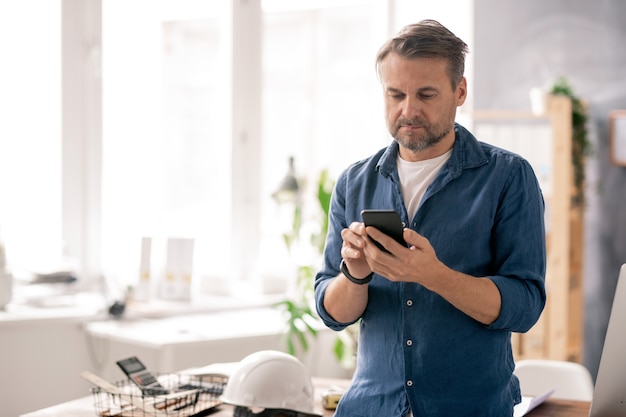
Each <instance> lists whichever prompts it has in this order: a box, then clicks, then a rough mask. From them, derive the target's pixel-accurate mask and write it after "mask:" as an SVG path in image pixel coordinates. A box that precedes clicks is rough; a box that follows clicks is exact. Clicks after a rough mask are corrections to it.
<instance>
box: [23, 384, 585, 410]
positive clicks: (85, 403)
mask: <svg viewBox="0 0 626 417" xmlns="http://www.w3.org/2000/svg"><path fill="white" fill-rule="evenodd" d="M313 383H314V384H315V398H316V401H315V411H316V412H318V413H320V414H322V415H323V416H324V417H332V415H333V411H329V410H324V409H323V408H322V406H321V395H322V393H323V392H325V391H326V390H328V388H330V387H331V386H338V387H342V388H346V387H347V386H348V383H349V381H348V380H345V379H333V378H313ZM589 406H590V404H589V403H588V402H583V401H565V400H555V399H548V400H546V401H545V402H544V403H542V404H540V405H539V406H538V407H537V408H535V409H534V410H532V411H531V412H530V413H528V414H526V415H527V416H528V417H588V415H589ZM95 415H96V413H95V411H94V406H93V399H92V397H91V396H88V397H83V398H80V399H77V400H74V401H69V402H66V403H63V404H59V405H56V406H53V407H49V408H46V409H43V410H39V411H35V412H32V413H29V414H25V415H23V416H21V417H93V416H95ZM232 415H233V408H232V407H231V406H229V405H221V406H220V407H219V408H218V410H217V412H215V413H212V414H211V416H212V417H232Z"/></svg>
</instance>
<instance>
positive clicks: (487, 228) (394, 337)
mask: <svg viewBox="0 0 626 417" xmlns="http://www.w3.org/2000/svg"><path fill="white" fill-rule="evenodd" d="M455 131H456V140H455V144H454V148H453V151H452V155H451V157H450V159H449V161H448V162H447V163H446V165H445V166H444V167H443V168H442V169H441V171H440V172H439V174H438V176H437V177H436V178H435V180H434V181H433V183H432V184H431V185H430V186H429V187H428V189H427V191H426V193H425V195H424V197H423V199H422V201H421V203H420V206H419V208H418V210H417V213H416V215H415V217H414V218H413V219H408V218H407V212H406V209H405V206H404V203H403V199H402V196H401V193H400V184H399V180H398V172H397V169H396V157H397V155H398V145H397V143H396V142H392V143H391V145H390V146H389V147H387V148H384V149H381V150H380V151H379V152H378V153H376V154H375V155H373V156H372V157H370V158H368V159H365V160H363V161H360V162H357V163H355V164H353V165H351V166H350V167H349V168H347V169H346V170H345V171H344V172H343V173H342V174H341V176H340V177H339V178H338V180H337V183H336V186H335V190H334V193H333V197H332V203H331V211H330V225H329V230H328V236H327V241H326V249H325V251H324V257H323V262H322V266H321V269H320V271H319V272H318V273H317V276H316V280H315V300H316V305H317V311H318V313H319V315H320V317H321V318H322V320H323V321H324V323H325V324H326V325H327V326H329V327H330V328H332V329H335V330H341V329H343V328H345V327H346V326H347V325H349V324H350V323H340V322H337V321H336V320H334V319H333V318H332V317H331V316H330V315H329V314H328V312H327V311H326V310H325V309H324V306H323V303H324V293H325V290H326V288H327V286H328V284H329V283H330V282H331V281H332V280H333V279H334V278H335V277H336V276H337V275H338V274H339V264H340V261H341V253H340V250H341V245H342V238H341V234H340V233H341V230H342V229H343V228H345V227H347V226H348V225H349V224H350V223H351V222H354V221H361V216H360V212H361V210H362V209H366V208H371V209H395V210H397V211H398V213H400V216H401V217H402V220H403V221H404V222H405V223H406V224H407V225H408V227H410V228H411V229H413V230H415V231H416V232H418V233H420V234H421V235H423V236H425V237H426V238H428V239H429V241H430V243H431V244H432V246H433V247H434V249H435V251H436V253H437V256H438V258H439V260H441V261H442V262H443V263H444V264H446V265H447V266H448V267H450V268H452V269H454V270H457V271H460V272H464V273H466V274H469V275H472V276H476V277H480V276H488V277H490V279H491V280H493V282H494V283H495V284H496V286H497V287H498V289H499V291H500V294H501V297H502V307H501V311H500V315H499V317H498V319H497V320H496V321H495V322H494V323H492V324H491V325H488V326H487V325H483V324H481V323H479V322H477V321H475V320H473V319H472V318H470V317H469V316H467V315H466V314H464V313H462V312H461V311H459V310H457V309H456V308H455V307H453V306H452V305H451V304H450V303H448V302H447V301H446V300H444V299H443V298H442V297H440V296H439V295H437V294H435V293H433V292H431V291H429V290H427V289H425V288H424V287H422V286H421V285H419V284H415V283H398V282H391V281H389V280H387V279H385V278H384V277H382V276H379V275H374V278H373V280H372V281H371V283H370V284H369V288H368V291H369V301H368V304H367V307H366V309H365V312H364V313H363V315H362V316H361V318H360V320H361V322H360V333H359V345H358V356H357V367H356V370H355V374H354V376H353V380H352V384H351V386H350V388H349V389H348V391H347V392H346V393H345V395H344V396H343V398H342V400H341V402H340V403H339V407H338V409H337V412H336V416H337V417H343V416H350V417H358V416H364V417H365V416H368V417H371V416H384V417H393V416H398V417H399V416H404V415H405V414H406V413H407V412H408V410H409V409H410V410H412V411H413V414H414V416H415V417H418V416H427V417H434V416H441V417H450V416H455V417H459V416H480V417H489V416H497V417H502V416H511V415H512V414H513V406H514V404H516V403H518V402H519V401H520V399H521V397H520V390H519V383H518V381H517V378H516V377H515V376H513V374H512V372H513V368H514V360H513V355H512V349H511V332H525V331H527V330H528V329H530V328H531V327H532V326H533V324H535V322H536V321H537V320H538V318H539V316H540V314H541V312H542V310H543V307H544V305H545V300H546V293H545V262H546V255H545V253H546V248H545V230H544V218H543V214H544V202H543V197H542V194H541V191H540V189H539V185H538V183H537V180H536V177H535V175H534V173H533V170H532V168H531V167H530V165H529V164H528V162H527V161H525V160H524V159H523V158H521V157H520V156H518V155H515V154H513V153H511V152H508V151H505V150H502V149H499V148H496V147H494V146H491V145H488V144H485V143H481V142H478V141H477V140H476V139H475V138H474V136H473V135H472V134H471V133H469V132H468V131H467V130H466V129H465V128H463V127H462V126H460V125H458V124H457V125H455ZM345 302H346V303H349V302H350V300H346V301H345Z"/></svg>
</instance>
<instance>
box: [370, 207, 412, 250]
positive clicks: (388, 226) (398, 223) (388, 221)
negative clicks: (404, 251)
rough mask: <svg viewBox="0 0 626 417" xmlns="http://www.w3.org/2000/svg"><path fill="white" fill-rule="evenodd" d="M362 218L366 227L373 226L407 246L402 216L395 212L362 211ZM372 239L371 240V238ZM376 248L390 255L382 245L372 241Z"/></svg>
mask: <svg viewBox="0 0 626 417" xmlns="http://www.w3.org/2000/svg"><path fill="white" fill-rule="evenodd" d="M361 217H362V218H363V223H365V226H373V227H375V228H377V229H378V230H380V231H381V232H383V233H384V234H386V235H388V236H390V237H392V238H394V239H395V240H396V242H398V243H400V244H402V245H404V246H406V242H405V241H404V237H403V236H402V231H403V230H404V223H402V220H400V215H399V214H398V212H396V211H395V210H371V209H367V210H363V211H361ZM370 239H371V238H370ZM372 241H374V243H375V244H376V246H378V247H379V248H380V249H381V250H384V251H385V252H387V253H389V251H388V250H387V249H385V248H384V247H383V245H381V244H380V243H378V242H376V241H375V240H374V239H372Z"/></svg>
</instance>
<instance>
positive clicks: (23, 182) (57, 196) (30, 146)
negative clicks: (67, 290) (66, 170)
mask: <svg viewBox="0 0 626 417" xmlns="http://www.w3.org/2000/svg"><path fill="white" fill-rule="evenodd" d="M0 51H2V52H1V53H2V65H1V66H0V239H1V240H2V241H4V243H5V245H6V250H7V257H8V262H9V263H10V266H11V267H12V268H13V269H14V270H22V269H25V270H41V269H46V268H49V267H51V266H52V265H54V266H55V267H56V266H57V265H58V264H59V262H60V259H61V254H62V238H61V232H62V228H61V218H62V217H61V72H60V71H61V4H60V1H50V0H26V1H3V2H0Z"/></svg>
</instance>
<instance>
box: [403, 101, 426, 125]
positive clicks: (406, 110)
mask: <svg viewBox="0 0 626 417" xmlns="http://www.w3.org/2000/svg"><path fill="white" fill-rule="evenodd" d="M421 111H422V103H421V101H420V100H418V99H417V98H416V97H407V98H406V100H405V101H404V106H403V109H402V113H403V116H404V117H406V118H407V119H409V120H410V119H413V118H414V117H416V116H419V115H420V113H421Z"/></svg>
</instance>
